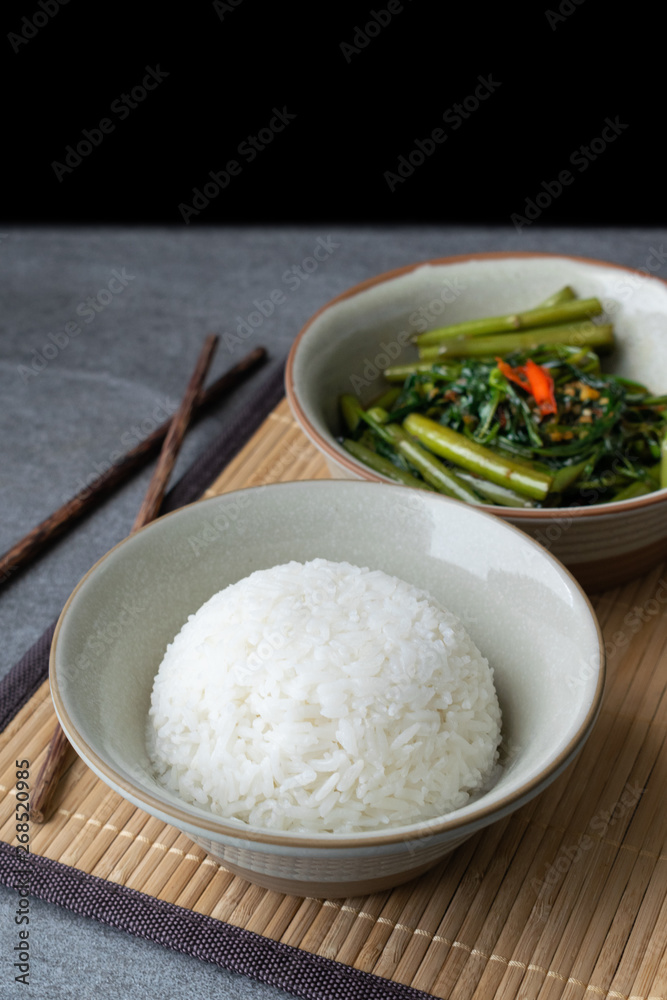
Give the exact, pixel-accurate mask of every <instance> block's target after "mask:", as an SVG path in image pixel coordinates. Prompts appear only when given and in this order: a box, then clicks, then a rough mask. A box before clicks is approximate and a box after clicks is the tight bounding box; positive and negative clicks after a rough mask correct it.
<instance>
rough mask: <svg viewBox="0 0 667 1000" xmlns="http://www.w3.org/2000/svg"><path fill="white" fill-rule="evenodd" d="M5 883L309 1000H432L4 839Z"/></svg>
mask: <svg viewBox="0 0 667 1000" xmlns="http://www.w3.org/2000/svg"><path fill="white" fill-rule="evenodd" d="M0 882H2V883H3V884H4V885H7V886H9V887H10V888H12V889H18V888H19V887H26V888H27V887H28V886H29V891H30V895H31V896H34V897H35V898H37V899H43V900H46V901H47V902H50V903H57V904H58V905H59V906H64V907H66V908H67V909H69V910H72V911H73V912H74V913H79V914H81V915H82V916H85V917H92V918H93V920H98V921H99V922H100V923H103V924H108V925H109V926H110V927H115V928H117V929H119V930H123V931H127V932H128V933H130V934H134V935H135V936H136V937H141V938H145V939H146V940H148V941H155V942H156V943H158V944H161V945H164V946H165V947H167V948H171V949H172V950H174V951H178V952H182V953H183V954H186V955H191V956H192V957H193V958H198V959H200V960H202V961H205V962H211V963H212V964H213V965H218V966H220V968H223V969H228V970H230V971H232V972H238V973H240V974H242V975H244V976H248V977H249V978H251V979H256V980H258V981H260V982H263V983H267V984H269V985H271V986H276V987H278V988H279V989H282V990H285V991H286V992H288V993H292V994H293V995H294V996H296V997H301V998H303V1000H427V998H429V997H431V994H428V993H423V992H422V991H421V990H415V989H413V987H411V986H404V985H402V984H401V983H395V982H393V981H392V980H389V979H384V978H381V977H379V976H374V975H373V974H372V973H368V972H361V971H360V970H358V969H353V968H350V967H349V966H346V965H342V964H341V963H339V962H336V961H334V960H332V959H328V958H322V957H321V956H319V955H311V954H310V952H307V951H302V950H300V949H299V948H295V947H293V946H292V945H286V944H281V943H280V942H279V941H272V940H271V939H270V938H265V937H262V936H261V935H259V934H255V933H253V932H252V931H247V930H244V929H243V928H241V927H234V926H232V925H231V924H226V923H224V922H223V921H221V920H215V919H214V918H213V917H207V916H205V915H203V914H201V913H194V912H193V911H191V910H186V909H185V908H183V907H180V906H175V905H174V904H173V903H167V902H165V901H164V900H161V899H154V898H153V897H152V896H148V895H146V894H145V893H143V892H138V891H137V890H136V889H128V888H127V887H126V886H122V885H117V884H116V883H113V882H106V881H105V880H104V879H101V878H97V877H96V876H95V875H88V874H86V873H85V872H81V871H79V870H78V869H76V868H70V867H69V866H67V865H63V864H61V863H60V862H59V861H51V860H50V859H49V858H42V857H39V856H37V855H32V856H29V857H26V856H25V855H23V854H21V855H20V856H18V855H17V851H16V848H15V847H11V846H10V845H9V844H6V843H3V842H0Z"/></svg>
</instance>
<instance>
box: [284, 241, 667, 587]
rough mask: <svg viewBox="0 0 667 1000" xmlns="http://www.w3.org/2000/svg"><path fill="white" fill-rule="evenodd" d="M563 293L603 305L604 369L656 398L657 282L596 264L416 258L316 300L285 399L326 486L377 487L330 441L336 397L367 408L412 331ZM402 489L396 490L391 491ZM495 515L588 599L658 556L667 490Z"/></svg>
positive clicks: (664, 360) (411, 353) (665, 292)
mask: <svg viewBox="0 0 667 1000" xmlns="http://www.w3.org/2000/svg"><path fill="white" fill-rule="evenodd" d="M564 285H571V286H572V287H573V288H574V290H575V292H576V293H577V294H578V295H579V296H580V297H582V298H588V297H592V296H597V297H598V298H600V299H601V300H602V304H603V306H604V307H605V312H606V315H607V317H608V318H609V321H611V322H613V324H614V329H615V335H616V341H617V348H616V351H615V353H614V355H613V357H611V358H609V359H604V364H605V368H606V370H609V371H614V372H618V373H619V374H623V375H625V376H626V377H628V378H630V379H634V380H636V381H639V382H642V383H644V384H645V385H647V386H648V387H649V388H650V389H651V390H652V391H653V392H655V393H664V392H666V391H667V283H665V282H664V281H662V280H660V279H658V278H653V277H647V276H646V275H644V274H642V273H640V272H639V271H633V270H631V269H629V268H624V267H620V266H618V265H615V264H611V263H606V262H603V261H596V260H587V259H584V258H580V257H567V256H557V255H553V254H540V253H523V254H521V253H488V254H473V255H470V256H462V257H448V258H444V259H441V260H434V261H426V262H423V263H418V264H413V265H410V266H408V267H404V268H401V269H399V270H396V271H391V272H388V273H386V274H381V275H378V276H377V277H374V278H370V279H369V280H368V281H365V282H363V283H362V284H360V285H357V286H356V287H354V288H351V289H349V290H348V291H347V292H344V293H343V294H342V295H339V296H338V297H337V298H335V299H333V300H332V301H331V302H329V303H327V304H326V305H325V306H324V307H323V308H322V309H320V311H319V312H318V313H316V314H315V315H314V316H313V317H312V318H311V319H310V320H309V322H308V323H307V324H306V326H305V327H304V328H303V330H302V331H301V333H300V334H299V336H298V337H297V339H296V340H295V342H294V344H293V346H292V350H291V352H290V356H289V359H288V363H287V371H286V391H287V397H288V399H289V402H290V406H291V408H292V412H293V413H294V416H295V419H296V420H297V422H298V423H299V425H300V427H301V428H302V430H303V432H304V433H305V434H306V435H307V437H308V438H310V440H311V441H312V442H313V444H315V445H316V447H317V448H319V450H320V451H321V452H322V453H323V455H324V456H325V458H326V461H327V463H328V466H329V469H330V471H331V474H332V475H333V476H335V477H337V478H341V477H343V478H360V479H366V480H369V481H373V482H382V481H385V482H387V481H388V480H386V479H385V478H384V477H383V476H382V475H380V474H379V473H376V472H374V471H373V470H371V469H369V468H367V467H366V466H365V465H363V464H361V463H360V462H358V461H356V459H354V458H353V457H352V456H351V455H350V454H349V453H348V452H347V451H345V450H344V449H343V448H342V446H341V445H340V443H339V441H338V437H339V435H340V434H341V432H342V426H341V423H340V417H339V413H338V398H339V396H340V395H341V394H342V393H350V392H351V393H354V394H355V395H357V396H358V397H359V398H360V399H361V402H362V404H363V405H368V404H369V403H370V402H372V400H373V399H375V398H377V397H378V396H379V395H380V394H381V393H382V392H383V390H384V389H385V388H387V387H388V385H387V383H386V382H385V381H384V379H383V378H382V375H381V371H382V369H383V368H385V367H387V365H389V364H397V363H407V362H409V361H414V360H417V351H416V348H415V347H414V345H413V343H412V337H413V335H414V334H415V333H418V332H421V331H422V330H425V329H427V328H433V327H438V326H443V325H445V324H450V323H458V322H461V321H463V320H465V319H474V318H479V317H482V316H493V315H499V314H505V313H510V312H514V311H520V310H521V309H523V308H531V307H533V306H534V305H537V303H538V302H540V301H542V300H543V299H544V298H546V297H547V296H548V295H550V294H552V293H553V292H555V291H556V290H557V289H558V288H561V287H563V286H564ZM399 488H401V489H405V487H399ZM481 509H482V510H486V511H488V512H490V513H494V514H496V515H499V516H500V517H502V518H504V519H505V520H507V521H509V522H510V523H512V524H515V525H516V526H517V527H519V528H521V529H523V530H524V531H526V532H528V534H530V535H531V536H532V537H533V538H535V539H537V540H538V541H539V542H540V544H542V545H543V546H544V547H545V548H547V549H549V550H550V551H551V552H552V553H553V554H554V555H555V556H556V557H557V558H558V559H560V560H561V561H562V562H563V563H564V564H565V565H566V566H567V567H568V568H569V569H571V570H572V572H573V573H574V574H575V576H576V577H577V579H578V581H579V582H580V583H581V584H582V586H583V587H584V588H585V589H586V590H588V591H591V592H592V591H596V590H601V589H606V588H608V587H613V586H616V585H617V584H620V583H623V582H625V581H626V580H630V579H632V578H634V577H636V576H639V575H641V574H642V573H644V572H646V571H647V570H648V569H650V568H651V567H652V566H653V565H655V564H656V563H658V562H659V561H660V560H661V559H663V558H665V557H666V556H667V490H665V489H663V490H658V491H657V492H655V493H652V494H649V495H647V496H643V497H639V498H636V499H632V500H625V501H620V502H617V503H613V504H597V505H592V506H588V507H584V506H577V507H568V508H567V509H563V508H560V509H551V510H511V511H509V510H508V508H501V507H497V506H493V505H487V506H483V507H482V508H481Z"/></svg>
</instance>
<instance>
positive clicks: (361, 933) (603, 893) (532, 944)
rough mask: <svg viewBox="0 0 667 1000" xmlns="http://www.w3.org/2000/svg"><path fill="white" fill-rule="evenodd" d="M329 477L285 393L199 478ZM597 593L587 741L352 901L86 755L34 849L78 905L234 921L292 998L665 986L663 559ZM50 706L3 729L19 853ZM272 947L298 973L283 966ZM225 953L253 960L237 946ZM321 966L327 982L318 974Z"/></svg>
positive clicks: (564, 992) (4, 803)
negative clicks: (188, 829)
mask: <svg viewBox="0 0 667 1000" xmlns="http://www.w3.org/2000/svg"><path fill="white" fill-rule="evenodd" d="M327 475H328V473H327V470H326V467H325V465H324V462H323V460H322V459H321V457H320V456H319V454H318V453H317V452H316V451H315V449H314V448H313V447H312V446H311V445H310V443H309V442H308V441H307V440H306V439H305V437H303V435H302V434H301V432H300V431H299V430H298V428H297V427H296V425H295V423H294V422H293V420H292V417H291V415H290V412H289V409H288V406H287V404H286V402H285V401H284V400H283V402H282V403H281V404H280V405H279V406H278V407H277V408H276V409H275V410H274V411H273V412H272V413H271V415H270V416H269V418H268V419H267V420H266V421H265V423H264V424H263V426H262V427H261V428H260V430H259V431H258V432H257V433H256V434H255V435H254V437H253V438H252V439H251V440H250V441H249V443H248V444H247V445H246V446H245V447H244V448H243V449H242V451H241V452H239V454H238V455H237V456H236V457H235V458H234V459H233V460H232V462H231V463H230V464H229V466H228V467H227V468H226V470H225V471H224V472H223V474H222V475H221V476H220V477H219V478H218V480H217V481H216V482H215V484H214V485H213V487H211V489H210V490H208V491H207V493H206V494H205V495H206V496H211V495H215V494H218V493H223V492H227V491H229V490H233V489H237V488H239V487H241V486H250V485H257V484H261V483H268V482H277V481H281V480H290V479H313V478H326V477H327ZM593 603H594V606H595V608H596V611H597V614H598V617H599V620H600V624H601V626H602V628H603V632H604V635H605V641H606V645H607V654H608V682H607V687H606V692H605V697H604V702H603V707H602V712H601V715H600V718H599V720H598V723H597V724H596V726H595V729H594V731H593V734H592V736H591V737H590V739H589V741H588V742H587V744H586V746H585V748H584V750H583V752H582V753H581V754H580V756H579V757H578V758H577V760H576V761H575V762H574V764H573V765H571V766H570V767H569V768H568V770H567V771H566V772H565V773H564V774H563V775H562V776H561V777H560V778H559V779H558V780H557V781H556V782H555V783H554V784H553V785H552V786H551V787H550V788H549V789H547V791H545V792H544V793H542V794H541V795H540V796H539V797H538V798H536V799H534V800H533V801H532V802H530V803H529V804H528V805H526V806H525V807H524V808H522V809H520V810H519V811H518V812H516V813H514V814H513V815H512V816H511V817H508V818H506V819H505V820H502V821H501V822H499V823H497V824H495V825H493V826H491V827H489V828H487V829H486V830H484V831H481V832H480V833H478V834H477V835H475V836H474V837H472V838H471V839H470V840H468V841H467V842H466V843H464V844H463V845H462V846H461V847H460V848H459V849H458V850H456V851H455V852H454V853H453V854H451V855H450V856H449V857H448V858H447V859H445V860H444V861H443V862H442V863H441V864H439V865H438V866H437V867H436V868H434V869H432V870H431V871H430V872H429V873H428V874H426V875H425V876H422V877H421V878H419V879H416V880H414V881H412V882H410V883H408V884H406V885H404V886H400V887H398V888H396V889H394V890H390V891H385V892H382V893H378V894H375V895H371V896H366V897H355V898H348V899H343V900H323V899H300V898H297V897H291V896H286V895H282V894H279V893H276V892H271V891H268V890H265V889H262V888H258V887H256V886H254V885H251V884H250V883H248V882H246V881H244V880H243V879H241V878H238V877H237V876H234V875H232V874H231V873H230V872H228V871H226V870H225V869H224V868H222V867H221V866H220V865H219V864H217V862H215V861H213V860H212V859H211V858H209V857H208V856H207V855H206V854H205V853H204V851H203V850H202V849H201V848H199V847H197V846H195V845H193V844H192V842H191V841H190V840H188V838H187V837H186V836H184V835H183V834H180V833H179V832H178V831H176V830H175V829H173V828H171V827H169V826H167V825H165V824H164V823H162V822H160V821H159V820H156V819H153V818H151V817H149V816H148V815H147V814H145V813H143V812H142V811H141V810H139V809H136V808H135V807H134V806H132V805H131V804H129V803H127V802H125V801H124V800H123V799H122V798H120V796H118V795H117V794H116V793H114V792H112V791H111V790H110V789H108V788H107V786H106V785H104V784H103V783H102V782H101V781H100V780H99V779H97V778H96V776H95V775H94V774H93V773H92V772H91V771H89V770H88V768H87V767H86V766H85V765H84V764H83V763H82V762H81V761H80V760H78V759H76V758H75V759H73V763H72V765H71V767H70V768H69V770H68V771H67V773H66V775H65V777H64V778H63V780H62V783H61V787H60V789H59V794H58V798H57V803H56V810H55V813H54V815H53V817H52V818H51V819H50V821H49V822H48V823H46V824H44V825H43V826H36V825H34V824H33V825H32V827H31V830H30V849H31V852H32V855H33V861H34V860H36V858H37V857H39V858H40V859H45V860H44V861H43V865H44V866H46V867H47V868H48V867H49V866H51V867H52V868H53V869H54V870H57V872H58V873H60V877H61V880H62V885H63V886H65V885H66V884H67V885H69V882H68V879H69V881H70V882H71V883H72V886H73V887H74V888H71V887H70V888H69V889H67V888H62V889H59V890H58V892H60V893H61V894H62V898H60V896H58V893H56V892H52V893H51V896H50V897H49V898H54V899H55V900H56V901H57V902H62V903H63V904H64V905H70V906H72V907H73V908H76V906H77V905H78V903H77V899H78V897H77V890H76V886H77V885H78V886H79V887H81V886H84V884H85V885H86V886H88V885H90V884H92V883H93V882H94V883H95V884H98V885H103V886H104V887H106V889H107V890H108V891H109V892H111V891H112V890H114V889H115V890H116V891H117V895H119V896H120V895H121V894H123V893H125V890H127V892H128V893H130V894H131V893H135V894H136V900H138V901H139V902H138V903H137V905H139V903H140V904H141V905H144V906H145V907H146V912H147V916H146V918H145V920H146V921H148V922H150V921H151V920H153V921H156V922H157V923H158V924H160V921H161V920H164V921H166V922H167V923H168V921H169V920H170V919H172V916H173V914H180V915H181V916H182V917H183V919H185V920H187V918H188V917H189V918H191V919H192V920H193V921H194V920H195V918H198V919H199V924H198V927H199V928H200V929H201V928H202V927H203V928H205V929H206V932H207V934H209V935H213V936H214V931H215V930H216V929H218V928H232V929H236V930H237V931H238V936H237V938H236V941H237V944H238V941H242V942H243V947H244V948H246V949H248V950H250V951H251V950H252V948H253V947H254V948H261V947H264V948H265V951H266V955H267V956H269V957H268V958H267V959H266V961H267V963H268V964H267V969H268V970H269V971H268V972H267V971H265V972H264V973H262V972H260V973H259V976H260V978H264V979H266V981H269V982H273V983H275V984H276V985H279V986H283V988H286V989H289V990H290V991H291V992H294V993H296V995H298V996H309V997H314V996H324V995H326V996H366V997H370V996H397V997H398V996H406V997H407V996H412V997H414V996H417V995H418V993H417V992H416V991H423V992H424V993H426V994H430V995H433V996H436V997H443V998H444V997H447V998H449V997H451V998H452V1000H473V998H475V1000H477V998H480V1000H481V998H484V1000H492V998H496V1000H516V998H518V997H521V998H522V1000H523V998H529V997H530V998H532V997H535V998H538V997H539V998H540V1000H547V998H548V1000H551V998H556V997H562V998H564V1000H575V998H582V997H586V996H588V995H590V996H596V997H615V998H620V1000H629V998H631V1000H667V948H666V946H667V864H665V862H666V861H667V851H666V849H665V842H666V838H667V805H666V804H665V802H664V789H665V785H666V779H667V748H666V746H665V736H666V733H667V729H666V725H667V697H666V690H667V669H665V668H666V667H667V656H666V645H667V625H666V620H667V613H666V612H667V570H666V569H665V566H664V565H662V566H659V567H657V568H656V569H655V570H654V571H653V572H651V574H650V575H649V576H647V577H645V578H643V579H641V580H637V581H634V582H633V583H630V584H627V585H626V586H624V587H622V588H617V589H616V590H613V591H609V592H606V593H604V594H601V595H596V596H595V597H594V598H593ZM54 719H55V716H54V713H53V709H52V706H51V700H50V696H49V690H48V684H47V683H44V684H43V685H42V686H41V687H40V688H39V690H38V691H37V692H36V693H35V694H34V695H33V697H32V698H31V699H30V700H29V702H28V703H27V704H26V705H25V706H24V707H23V708H22V709H21V710H20V711H19V712H18V714H17V715H16V716H15V717H14V719H13V720H12V721H11V722H10V723H9V725H8V726H7V728H6V730H5V732H4V733H3V734H2V737H1V738H0V795H1V798H0V839H2V840H3V841H4V842H5V848H4V852H5V856H7V853H8V851H9V850H10V847H8V846H7V845H13V844H16V840H15V839H14V837H15V805H16V799H15V771H16V763H15V762H16V760H17V759H18V760H21V759H23V758H25V759H28V760H30V767H31V773H32V774H36V773H37V771H38V769H39V766H40V764H41V761H42V759H43V755H44V753H45V749H46V745H47V742H48V739H49V736H50V734H51V732H52V728H53V724H54ZM1 860H2V859H1V858H0V862H1ZM86 879H87V880H88V881H85V883H84V880H86ZM77 880H78V881H77ZM95 880H97V882H95ZM120 887H125V888H124V889H121V888H120ZM81 891H83V890H81ZM68 893H69V895H68ZM109 898H111V896H109ZM122 898H123V900H125V899H126V898H127V895H126V894H125V895H123V896H122ZM133 898H134V897H133ZM81 905H82V906H83V904H81ZM85 912H90V911H85ZM90 915H92V916H95V917H97V918H98V919H104V914H103V913H98V912H92V913H90ZM142 919H143V918H142ZM118 921H119V922H118V925H119V926H125V927H126V929H128V930H131V931H133V932H134V933H146V934H147V932H146V929H145V927H143V925H142V927H140V928H137V927H135V926H130V925H129V924H130V922H129V921H128V922H127V923H126V924H123V922H122V919H121V918H120V917H119V918H118ZM160 926H162V924H160ZM156 939H158V940H160V939H161V938H160V937H159V935H158V936H157V937H156ZM235 947H236V945H235ZM182 950H185V951H190V952H191V953H192V954H200V957H206V958H208V959H209V960H213V961H216V960H218V959H216V958H215V957H214V958H211V955H210V953H206V954H204V953H200V952H198V951H197V948H196V947H195V946H194V945H192V946H191V947H190V945H189V944H188V945H187V946H186V945H185V944H184V945H183V947H182ZM232 950H233V949H232ZM234 954H236V952H234ZM278 956H282V958H281V961H288V962H289V963H291V965H290V968H293V969H294V970H295V971H294V975H293V976H292V977H291V978H290V976H289V975H286V974H284V972H281V973H280V974H276V973H271V969H272V968H275V962H277V961H278ZM285 956H287V958H286V957H285ZM219 961H220V963H221V964H226V965H227V966H228V967H232V968H238V969H239V970H240V971H247V972H248V974H252V975H258V972H257V969H256V968H247V967H246V966H247V963H246V965H244V962H243V961H242V960H238V961H236V960H235V959H234V955H232V956H231V957H230V956H229V955H227V956H226V957H225V956H223V957H222V958H221V959H219ZM271 963H273V965H272V964H271ZM282 968H283V969H284V965H283V966H282ZM304 970H306V971H305V972H304ZM325 975H326V976H327V977H328V979H327V982H328V984H329V985H328V986H327V989H329V990H330V992H327V993H325V992H324V988H323V987H322V990H321V991H320V992H318V989H317V983H318V982H320V983H322V982H323V981H324V979H323V977H324V976H325ZM318 976H319V977H320V978H319V979H318V978H317V977H318ZM332 977H333V978H332ZM332 982H333V983H335V984H336V988H335V989H334V988H333V987H332V986H331V983H332Z"/></svg>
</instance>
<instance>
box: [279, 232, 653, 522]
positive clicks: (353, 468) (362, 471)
mask: <svg viewBox="0 0 667 1000" xmlns="http://www.w3.org/2000/svg"><path fill="white" fill-rule="evenodd" d="M535 257H542V258H544V257H548V258H553V259H555V260H556V259H557V260H572V261H578V262H579V263H582V264H595V265H597V266H599V267H609V268H614V269H616V270H618V271H623V272H624V273H626V274H636V275H638V276H640V277H641V278H642V280H654V281H658V282H660V284H662V285H666V286H667V280H665V279H664V278H659V277H658V276H657V275H652V274H651V275H649V274H644V273H643V272H642V271H639V270H638V269H637V268H633V267H626V266H625V265H624V264H616V263H614V262H613V261H607V260H597V259H596V258H594V257H580V256H577V255H575V254H562V253H548V252H546V251H539V250H520V251H514V250H493V251H486V252H482V253H470V254H457V255H454V256H451V257H436V258H432V259H428V260H420V261H417V262H416V263H413V264H405V265H403V266H402V267H397V268H394V269H392V270H390V271H384V272H382V273H381V274H378V275H374V276H373V277H371V278H366V279H364V280H363V281H360V282H359V283H358V284H356V285H353V286H352V287H351V288H348V289H346V290H345V291H344V292H341V293H340V294H339V295H337V296H335V298H333V299H330V300H329V301H328V302H326V303H325V304H324V305H323V306H321V307H320V308H319V309H318V310H317V312H315V313H313V315H312V316H311V317H310V318H309V319H308V321H307V322H306V323H305V324H304V326H303V327H302V328H301V330H300V331H299V333H298V334H297V336H296V338H295V340H294V342H293V344H292V347H291V349H290V352H289V355H288V357H287V362H286V365H285V394H286V396H287V400H288V402H289V405H290V408H291V410H292V413H293V414H294V417H295V419H296V421H297V423H298V424H299V425H300V426H301V429H302V430H303V432H304V433H305V434H306V436H307V437H308V438H309V439H310V440H311V441H312V443H313V444H314V445H315V446H316V447H317V448H318V449H319V450H320V451H321V452H323V453H324V454H325V455H326V456H327V457H328V458H330V459H331V460H332V461H334V462H336V464H337V465H339V466H342V467H343V468H345V469H347V470H348V472H350V473H352V474H353V475H354V476H355V477H359V476H361V478H363V479H366V480H368V481H369V482H374V483H390V482H391V480H390V479H387V478H385V477H384V476H382V475H380V473H377V472H375V471H374V470H373V469H368V468H367V467H366V466H364V465H362V464H361V463H360V462H357V461H355V459H354V458H352V457H351V456H348V455H346V454H345V453H344V452H339V451H337V450H336V449H335V448H334V447H333V445H332V444H331V443H330V442H329V441H328V440H327V439H326V438H323V437H322V435H321V434H320V433H319V432H318V431H317V430H316V428H315V427H314V426H313V424H312V423H311V421H310V420H309V419H308V417H307V416H306V413H305V411H304V409H303V407H302V405H301V403H300V400H299V396H298V393H297V390H296V388H295V385H294V364H295V360H296V356H297V353H298V351H299V346H300V344H301V341H302V340H303V338H304V337H305V335H306V334H307V333H308V330H309V329H310V327H311V326H312V324H313V323H314V322H315V321H316V320H317V319H319V317H320V316H321V315H322V314H323V313H325V312H327V310H329V309H330V308H331V307H332V306H335V305H337V304H338V303H339V302H344V301H345V299H348V298H352V297H353V296H354V295H358V294H359V293H360V292H364V291H366V290H367V289H369V288H373V287H375V286H376V285H380V284H383V283H384V282H386V281H392V280H394V279H395V278H400V277H401V276H403V275H405V274H410V273H411V272H412V271H415V270H417V268H420V267H429V266H431V267H438V266H442V265H446V264H457V263H465V262H466V261H473V260H498V259H501V258H512V259H524V258H535ZM665 501H667V490H665V489H659V490H654V492H653V493H649V494H647V495H646V496H643V497H634V498H630V499H628V500H618V501H614V502H610V503H608V504H589V505H588V506H586V505H575V506H571V507H540V508H538V509H534V508H529V509H524V508H522V507H511V508H509V507H502V506H499V505H497V504H479V505H477V509H478V510H483V511H486V512H487V513H491V514H495V515H496V516H498V515H499V514H500V515H502V516H503V517H511V518H512V520H519V521H528V522H530V521H543V520H545V519H546V520H558V519H560V518H563V517H577V518H579V517H598V518H600V517H603V518H604V517H613V516H614V515H616V514H624V513H626V512H627V511H631V510H639V509H640V508H642V507H651V506H653V505H654V504H657V503H663V502H665Z"/></svg>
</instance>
